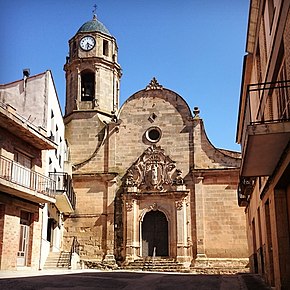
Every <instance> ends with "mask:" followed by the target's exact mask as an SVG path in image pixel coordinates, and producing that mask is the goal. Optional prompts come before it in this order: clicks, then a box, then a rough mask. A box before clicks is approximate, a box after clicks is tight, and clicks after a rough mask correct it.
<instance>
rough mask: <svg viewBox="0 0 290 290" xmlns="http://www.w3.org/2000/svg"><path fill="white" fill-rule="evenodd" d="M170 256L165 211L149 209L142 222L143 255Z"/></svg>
mask: <svg viewBox="0 0 290 290" xmlns="http://www.w3.org/2000/svg"><path fill="white" fill-rule="evenodd" d="M154 248H155V255H156V256H165V257H167V256H168V222H167V219H166V216H165V214H164V213H163V212H161V211H159V210H156V211H153V210H151V211H149V212H147V213H146V214H145V216H144V219H143V222H142V256H143V257H147V256H153V252H154Z"/></svg>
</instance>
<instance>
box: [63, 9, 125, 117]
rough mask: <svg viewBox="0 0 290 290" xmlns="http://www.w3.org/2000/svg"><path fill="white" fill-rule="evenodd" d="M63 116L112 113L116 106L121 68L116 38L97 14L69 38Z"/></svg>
mask: <svg viewBox="0 0 290 290" xmlns="http://www.w3.org/2000/svg"><path fill="white" fill-rule="evenodd" d="M64 70H65V73H66V107H65V115H66V116H67V115H70V114H72V113H73V112H74V111H87V110H88V111H92V110H96V111H98V112H99V113H104V114H106V115H108V114H109V115H115V114H116V112H117V111H118V109H119V87H120V78H121V67H120V65H119V64H118V47H117V43H116V39H115V38H114V37H113V36H112V35H111V34H110V32H109V30H108V29H107V28H106V27H105V26H104V24H103V23H101V22H100V21H99V20H98V19H97V16H96V15H94V16H93V19H92V20H90V21H88V22H86V23H84V24H83V25H82V26H81V27H80V28H79V30H78V31H77V33H76V34H75V36H74V37H72V38H71V39H70V40H69V56H68V57H67V61H66V64H65V65H64Z"/></svg>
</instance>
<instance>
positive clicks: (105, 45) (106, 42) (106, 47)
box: [103, 39, 109, 56]
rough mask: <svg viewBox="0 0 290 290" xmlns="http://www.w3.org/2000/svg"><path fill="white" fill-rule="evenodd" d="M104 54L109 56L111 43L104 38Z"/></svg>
mask: <svg viewBox="0 0 290 290" xmlns="http://www.w3.org/2000/svg"><path fill="white" fill-rule="evenodd" d="M103 55H105V56H108V55H109V43H108V41H107V40H105V39H104V40H103Z"/></svg>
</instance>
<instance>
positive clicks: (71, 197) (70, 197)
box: [49, 172, 76, 213]
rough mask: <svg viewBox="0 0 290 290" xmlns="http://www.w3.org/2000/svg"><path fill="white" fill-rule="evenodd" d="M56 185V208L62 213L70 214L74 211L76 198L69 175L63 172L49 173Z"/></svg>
mask: <svg viewBox="0 0 290 290" xmlns="http://www.w3.org/2000/svg"><path fill="white" fill-rule="evenodd" d="M49 176H50V178H51V179H53V180H54V182H55V185H56V195H55V198H56V207H57V208H58V209H59V210H60V211H61V212H63V213H71V212H73V211H74V209H75V205H76V196H75V192H74V190H73V187H72V179H71V177H70V175H68V174H67V173H64V172H51V173H49Z"/></svg>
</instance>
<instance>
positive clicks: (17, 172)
mask: <svg viewBox="0 0 290 290" xmlns="http://www.w3.org/2000/svg"><path fill="white" fill-rule="evenodd" d="M14 160H15V162H17V163H18V165H17V166H13V169H12V180H13V181H14V182H16V183H18V184H20V185H22V186H25V187H28V188H30V185H31V171H30V170H31V168H32V158H30V157H29V156H27V155H24V154H23V153H21V152H19V151H16V152H15V154H14Z"/></svg>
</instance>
